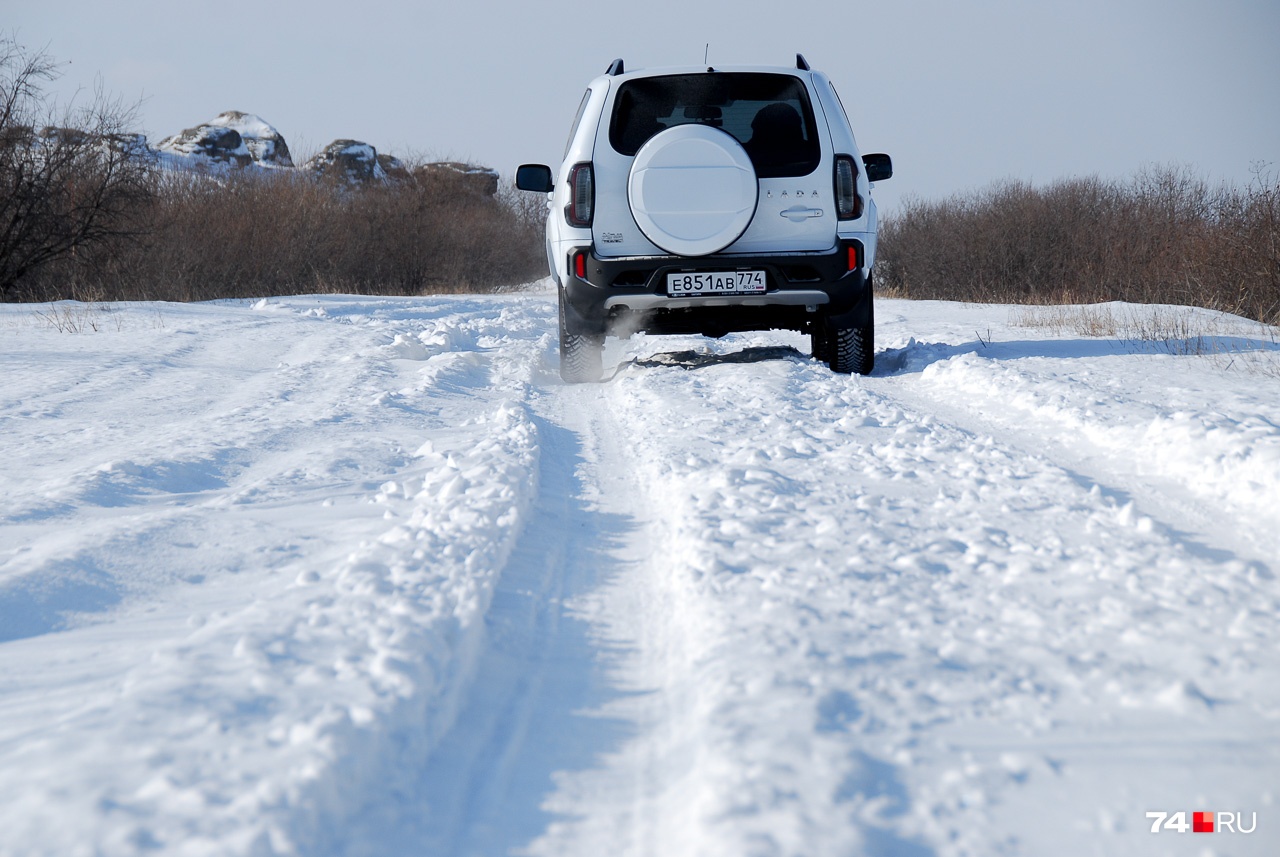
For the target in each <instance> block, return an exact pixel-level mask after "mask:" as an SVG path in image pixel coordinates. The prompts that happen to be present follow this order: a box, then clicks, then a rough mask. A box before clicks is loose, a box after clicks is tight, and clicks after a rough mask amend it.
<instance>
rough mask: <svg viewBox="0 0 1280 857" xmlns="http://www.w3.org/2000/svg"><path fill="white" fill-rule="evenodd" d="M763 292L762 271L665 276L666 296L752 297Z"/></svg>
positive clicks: (707, 272)
mask: <svg viewBox="0 0 1280 857" xmlns="http://www.w3.org/2000/svg"><path fill="white" fill-rule="evenodd" d="M764 290H765V278H764V271H698V272H696V273H684V274H667V295H668V296H670V297H673V298H680V297H691V296H697V295H754V294H759V293H762V292H763V291H764Z"/></svg>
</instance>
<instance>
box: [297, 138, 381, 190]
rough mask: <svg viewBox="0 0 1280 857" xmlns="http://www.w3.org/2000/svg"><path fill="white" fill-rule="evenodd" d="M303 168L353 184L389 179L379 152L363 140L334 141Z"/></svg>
mask: <svg viewBox="0 0 1280 857" xmlns="http://www.w3.org/2000/svg"><path fill="white" fill-rule="evenodd" d="M397 163H398V162H397ZM302 166H303V169H306V170H310V171H311V172H313V173H315V174H316V175H319V176H325V177H326V178H339V179H346V180H347V181H351V182H370V181H381V180H383V179H385V178H386V177H387V171H386V170H385V169H384V168H383V166H382V164H381V163H380V161H379V157H378V150H377V149H375V148H374V147H373V146H370V145H369V144H368V143H365V142H363V141H361V140H334V141H333V142H332V143H330V144H329V145H327V146H325V147H324V150H323V151H322V152H320V154H318V155H316V156H315V157H314V158H312V159H311V160H309V161H307V162H306V163H305V164H303V165H302Z"/></svg>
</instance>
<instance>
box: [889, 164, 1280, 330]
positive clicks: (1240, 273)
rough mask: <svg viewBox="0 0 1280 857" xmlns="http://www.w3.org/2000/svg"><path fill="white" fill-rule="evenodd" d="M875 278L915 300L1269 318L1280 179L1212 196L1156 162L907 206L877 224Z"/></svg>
mask: <svg viewBox="0 0 1280 857" xmlns="http://www.w3.org/2000/svg"><path fill="white" fill-rule="evenodd" d="M876 279H877V283H878V285H880V286H881V288H882V290H888V291H892V292H893V293H896V294H899V295H902V296H908V297H915V298H938V299H954V300H970V301H987V302H1006V303H1095V302H1103V301H1111V300H1124V301H1131V302H1137V303H1161V304H1183V305H1193V306H1202V307H1208V308H1211V309H1221V310H1224V311H1228V312H1232V313H1237V314H1241V315H1245V316H1248V317H1250V318H1254V319H1257V320H1259V321H1264V322H1268V323H1275V322H1277V321H1280V182H1278V181H1277V180H1276V179H1275V178H1274V177H1272V176H1271V175H1269V174H1267V173H1265V172H1264V170H1263V169H1261V168H1259V169H1258V170H1256V171H1255V179H1254V181H1253V182H1252V183H1251V184H1250V186H1249V187H1247V188H1244V189H1238V188H1232V187H1227V186H1222V187H1217V188H1214V187H1210V186H1209V185H1208V183H1207V182H1205V181H1204V180H1202V179H1200V178H1197V177H1196V176H1194V175H1193V174H1192V173H1191V172H1190V171H1189V170H1187V169H1185V168H1172V167H1166V168H1157V169H1150V170H1147V171H1144V172H1142V173H1140V174H1139V175H1138V176H1136V177H1134V178H1133V179H1131V180H1129V181H1127V182H1117V181H1104V180H1102V179H1100V178H1098V177H1096V176H1095V177H1088V178H1075V179H1068V180H1064V181H1059V182H1055V183H1053V184H1051V185H1049V186H1047V187H1044V188H1036V187H1033V186H1032V185H1030V184H1029V183H1025V182H1018V181H1006V182H1002V183H998V184H995V185H992V186H990V187H988V188H986V189H984V190H981V191H977V192H973V193H967V194H958V195H956V196H953V197H950V198H948V199H944V200H941V201H937V202H925V201H921V200H908V201H907V202H906V203H905V204H904V206H903V208H902V210H901V211H900V212H899V213H897V214H896V215H893V216H891V217H886V218H885V219H884V222H883V223H882V224H881V232H880V244H879V251H878V258H877V262H876Z"/></svg>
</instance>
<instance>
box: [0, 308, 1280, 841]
mask: <svg viewBox="0 0 1280 857" xmlns="http://www.w3.org/2000/svg"><path fill="white" fill-rule="evenodd" d="M1112 309H1113V310H1114V311H1115V312H1120V313H1130V314H1141V313H1143V312H1146V310H1143V309H1141V308H1134V307H1123V306H1121V307H1113V308H1112ZM1165 312H1167V313H1181V312H1182V311H1177V310H1165ZM1186 313H1189V315H1187V316H1186V317H1187V318H1189V319H1190V321H1189V324H1190V326H1191V328H1192V329H1196V330H1202V331H1209V334H1208V335H1207V336H1206V337H1205V338H1204V339H1203V340H1201V341H1200V342H1199V343H1197V344H1198V345H1200V346H1204V347H1206V348H1207V349H1208V350H1209V351H1210V352H1211V353H1206V354H1179V353H1171V352H1177V351H1179V350H1183V349H1182V348H1181V347H1180V343H1176V342H1175V343H1174V344H1173V345H1174V347H1173V348H1172V349H1170V348H1165V347H1162V346H1153V345H1150V344H1145V343H1139V342H1135V341H1133V340H1130V339H1126V338H1123V337H1119V338H1117V337H1111V338H1087V337H1083V336H1080V335H1078V334H1076V333H1074V332H1072V331H1071V330H1070V329H1067V328H1065V327H1044V326H1023V325H1021V324H1017V323H1015V322H1018V321H1019V319H1021V318H1023V317H1024V316H1025V313H1024V312H1023V311H1021V310H1018V309H1015V308H1009V307H1001V306H973V305H959V304H949V303H912V302H901V301H888V300H886V301H881V302H879V304H878V306H877V321H878V325H879V328H878V331H877V340H878V341H877V345H878V354H877V369H876V372H875V373H874V374H873V375H872V376H871V377H867V378H860V377H845V376H837V375H833V374H831V373H830V372H829V371H827V370H826V369H825V368H824V367H822V366H820V365H819V364H817V363H815V362H814V361H812V360H811V359H810V358H809V357H808V356H807V352H808V349H807V343H806V342H805V340H804V339H803V338H801V337H799V336H795V335H792V334H785V333H775V334H753V335H740V336H733V337H728V338H726V339H723V340H719V341H712V340H703V339H700V338H696V337H685V338H657V337H647V338H646V337H637V338H634V339H632V340H629V341H626V342H615V341H613V340H610V343H609V347H608V350H607V352H606V379H607V380H606V381H605V382H604V383H601V384H593V385H584V386H576V387H569V386H565V385H563V384H562V383H561V382H560V381H559V378H558V375H557V371H556V370H557V358H556V343H555V335H554V314H555V304H554V297H553V296H552V295H551V294H550V293H549V292H547V291H546V290H545V289H535V290H533V291H530V292H526V293H522V294H517V295H511V296H494V297H438V298H424V299H379V298H358V297H341V296H338V297H328V296H326V297H299V298H289V299H271V300H267V301H259V302H256V303H254V302H226V303H212V304H195V305H172V304H164V305H160V304H128V305H122V306H119V307H112V308H102V307H86V306H81V305H76V304H59V305H55V306H48V305H45V306H17V305H4V306H0V377H3V379H4V382H3V385H0V855H4V857H35V855H59V857H78V855H86V857H87V856H88V855H95V856H96V855H104V857H105V855H133V854H150V853H156V854H165V855H308V857H330V855H333V857H338V855H387V857H391V855H395V856H396V857H401V855H499V854H507V853H513V854H529V855H539V856H540V857H561V856H562V855H563V857H587V855H592V857H597V855H636V856H637V857H639V855H663V857H671V856H672V855H674V857H684V856H685V855H687V856H688V857H694V855H699V857H702V855H725V857H730V855H732V856H733V857H739V856H740V855H752V856H753V857H754V856H755V855H758V857H765V856H766V855H778V857H826V855H838V857H852V855H871V857H889V855H897V857H929V855H934V857H944V855H945V857H960V855H971V857H990V856H991V855H1071V856H1072V857H1075V855H1165V854H1168V855H1208V854H1212V855H1274V854H1277V853H1280V806H1278V805H1277V803H1278V801H1280V645H1278V641H1280V583H1278V582H1277V580H1276V575H1277V574H1278V573H1280V370H1278V367H1280V350H1277V346H1276V338H1275V336H1274V335H1273V334H1269V333H1267V332H1265V331H1259V330H1258V329H1257V328H1256V327H1251V326H1250V325H1247V324H1245V323H1242V322H1239V321H1238V320H1233V319H1229V318H1227V319H1224V318H1221V317H1218V316H1214V315H1211V314H1209V313H1203V312H1192V311H1186ZM1251 339H1258V340H1259V341H1257V342H1251V341H1250V340H1251ZM1197 350H1198V349H1197ZM615 367H616V371H615ZM1153 811H1154V812H1167V813H1169V814H1170V818H1171V819H1174V818H1175V814H1176V813H1179V812H1181V813H1185V819H1186V820H1187V821H1188V822H1189V821H1190V819H1191V818H1192V813H1193V812H1203V811H1211V812H1215V813H1219V812H1231V813H1238V814H1240V815H1239V817H1238V818H1237V822H1238V823H1239V825H1242V826H1244V827H1246V828H1247V827H1248V825H1249V822H1250V819H1251V818H1252V819H1254V824H1255V829H1254V831H1253V832H1252V833H1242V832H1239V831H1232V830H1222V829H1219V830H1218V831H1217V832H1215V833H1213V834H1212V835H1209V834H1206V833H1195V832H1186V833H1179V832H1177V831H1176V830H1173V829H1166V830H1162V831H1161V832H1159V833H1152V832H1151V831H1150V827H1151V825H1152V819H1150V818H1148V817H1147V813H1148V812H1153ZM1220 818H1221V817H1220V816H1215V820H1217V819H1220Z"/></svg>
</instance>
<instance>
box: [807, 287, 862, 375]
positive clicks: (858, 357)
mask: <svg viewBox="0 0 1280 857" xmlns="http://www.w3.org/2000/svg"><path fill="white" fill-rule="evenodd" d="M867 302H868V304H870V305H869V306H868V307H867V323H866V324H865V325H860V326H858V327H835V328H830V339H829V340H828V341H827V347H828V348H829V349H830V353H829V354H828V356H827V359H828V361H829V363H830V366H831V371H832V372H840V373H843V374H845V375H848V374H850V373H854V374H858V375H870V374H871V370H872V368H874V366H875V363H876V350H875V326H876V320H875V304H872V303H871V295H870V293H868V294H867ZM814 345H815V347H816V345H817V341H816V339H815V341H814ZM816 353H817V352H816V351H815V354H816Z"/></svg>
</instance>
